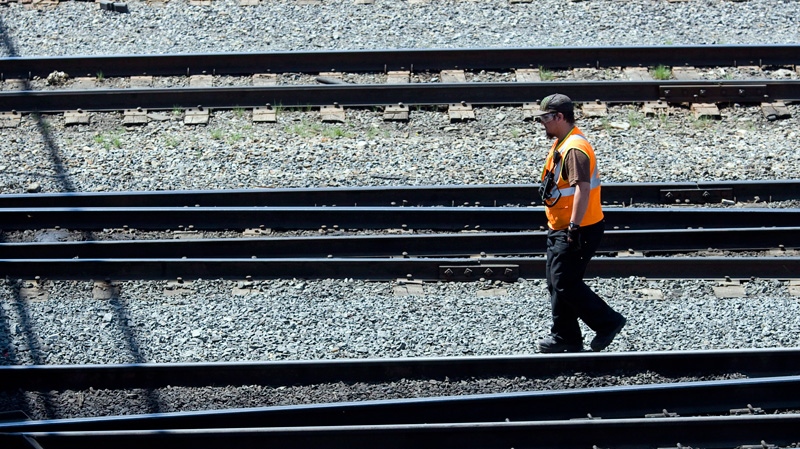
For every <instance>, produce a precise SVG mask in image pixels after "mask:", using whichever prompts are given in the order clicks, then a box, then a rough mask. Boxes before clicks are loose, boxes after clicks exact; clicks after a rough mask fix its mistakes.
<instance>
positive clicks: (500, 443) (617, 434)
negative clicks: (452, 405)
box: [0, 414, 800, 449]
mask: <svg viewBox="0 0 800 449" xmlns="http://www.w3.org/2000/svg"><path fill="white" fill-rule="evenodd" d="M798 427H800V414H786V415H760V416H726V417H702V418H662V419H653V418H637V419H602V420H568V421H524V422H503V423H446V424H398V425H375V426H335V427H330V426H322V427H274V428H264V427H262V428H236V429H224V428H211V429H159V430H118V431H113V430H111V431H86V432H29V433H8V434H0V443H1V444H3V447H4V448H9V449H16V448H26V449H31V448H38V447H41V448H47V449H73V448H74V449H85V448H87V447H114V448H120V449H127V448H131V449H140V448H142V447H148V448H173V447H191V448H197V449H204V448H209V449H216V448H219V447H236V448H242V449H249V448H259V449H261V448H264V447H281V448H330V449H338V448H347V449H372V448H375V447H381V448H386V449H407V448H409V447H415V448H420V449H429V448H430V449H441V448H461V449H493V448H497V449H508V448H509V447H517V448H527V449H539V448H542V449H551V448H554V447H558V448H569V449H571V448H575V449H585V448H587V447H614V448H620V449H629V448H630V449H632V448H641V447H669V446H672V447H674V446H675V445H676V443H680V444H684V445H691V447H705V448H732V447H742V446H745V445H754V444H755V445H758V444H759V443H760V442H762V441H768V442H769V444H777V445H780V446H788V445H790V444H791V443H794V442H796V441H797V429H798ZM765 444H766V443H765ZM757 447H760V446H757Z"/></svg>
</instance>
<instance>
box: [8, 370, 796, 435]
mask: <svg viewBox="0 0 800 449" xmlns="http://www.w3.org/2000/svg"><path fill="white" fill-rule="evenodd" d="M798 387H800V376H782V377H766V378H756V379H736V380H717V381H699V382H681V383H665V384H650V385H635V386H630V385H626V386H614V387H601V388H581V389H569V390H547V391H528V392H517V393H495V394H474V395H464V396H444V397H429V398H411V399H390V400H371V401H356V402H339V403H325V404H304V405H291V406H269V407H253V408H244V409H229V410H208V411H189V412H172V413H157V414H141V415H126V416H105V417H93V418H73V419H48V420H26V419H24V418H22V419H19V418H18V419H17V420H16V421H12V422H6V423H3V422H0V433H7V432H65V431H70V432H75V431H90V430H93V431H97V430H156V429H203V428H246V427H296V426H354V425H379V424H414V423H465V422H503V421H510V422H519V421H555V420H567V419H580V418H587V416H592V417H593V418H596V419H600V418H602V419H624V418H640V417H644V416H646V415H648V414H653V415H655V414H658V413H663V411H664V410H666V411H668V412H669V413H675V414H677V415H679V416H687V415H690V416H692V415H693V416H697V415H701V414H714V415H728V414H731V411H732V410H749V408H748V405H750V406H752V407H753V409H752V413H759V412H760V413H771V412H775V411H779V410H786V409H789V410H793V409H794V410H796V409H798V408H800V399H798V398H797V397H796V395H794V394H791V393H792V392H793V391H797V388H798ZM698 398H702V400H698ZM753 404H755V405H753Z"/></svg>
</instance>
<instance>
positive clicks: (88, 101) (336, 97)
mask: <svg viewBox="0 0 800 449" xmlns="http://www.w3.org/2000/svg"><path fill="white" fill-rule="evenodd" d="M555 50H556V49H471V50H408V51H400V50H395V51H382V52H380V51H356V52H318V53H314V52H304V53H270V54H256V55H249V54H237V55H179V56H116V57H89V58H76V57H63V58H38V59H36V58H5V59H0V72H2V77H4V78H10V77H20V78H21V79H22V80H23V81H24V80H28V79H31V78H32V77H34V76H39V77H41V76H47V74H49V73H51V72H52V71H54V70H69V71H72V73H86V72H87V71H88V72H89V75H90V76H101V75H97V74H102V77H106V76H131V75H134V74H137V75H139V74H141V73H147V74H148V76H152V75H153V74H159V75H181V76H183V75H191V74H193V73H194V74H200V73H202V74H243V73H244V74H248V75H251V74H258V73H278V72H300V73H308V72H318V73H319V72H322V73H325V71H331V70H336V71H348V72H363V71H372V72H378V73H382V72H388V71H397V70H405V71H408V72H409V73H410V72H411V71H420V70H425V71H431V70H445V69H458V70H464V69H471V70H485V69H491V68H501V69H503V70H511V69H520V68H528V67H541V68H553V67H563V66H570V67H580V66H586V67H593V68H597V67H606V66H630V67H647V66H652V65H656V64H658V65H672V66H679V67H681V66H686V65H690V64H694V65H703V66H708V65H712V66H713V65H715V64H725V65H727V66H737V65H740V64H757V65H759V66H761V65H765V64H775V65H782V66H787V65H788V66H793V65H796V64H798V62H800V51H798V47H797V46H756V47H748V46H719V47H713V48H710V47H708V46H701V47H681V48H676V47H618V48H606V49H599V48H576V49H570V50H565V51H555ZM558 50H560V49H558ZM537 70H538V69H537ZM537 77H538V75H537ZM23 85H24V86H23V90H20V91H6V92H0V111H11V112H13V113H14V114H18V113H20V112H61V111H71V110H81V111H83V110H95V111H110V110H135V109H137V108H139V109H141V110H170V109H172V110H174V109H175V108H195V107H196V108H197V109H199V110H202V109H203V108H205V109H209V108H234V107H240V108H244V107H248V108H249V107H253V108H257V107H258V108H261V107H265V105H273V106H280V107H323V106H331V105H333V106H334V107H344V106H348V107H382V106H387V105H401V106H403V107H406V108H407V106H408V105H417V106H427V105H458V104H461V105H464V106H467V105H470V106H471V105H509V104H511V105H523V104H525V103H529V102H532V101H535V100H536V99H541V98H543V97H545V96H546V95H548V94H549V93H552V90H553V83H552V82H547V81H539V82H528V81H524V82H514V83H509V82H500V83H498V82H489V83H464V82H445V83H402V82H401V83H399V84H395V83H393V84H346V83H344V84H341V83H340V82H338V81H337V82H334V83H333V84H327V85H268V86H247V87H217V88H212V87H207V88H167V89H161V88H144V89H143V88H126V89H89V90H44V91H35V90H30V89H29V86H27V81H24V82H23ZM558 89H559V91H560V92H563V93H565V94H567V95H569V96H570V97H571V98H572V99H573V100H575V101H576V102H595V101H601V102H626V103H631V102H659V101H662V102H667V103H683V102H689V103H764V102H768V103H769V102H774V101H784V102H785V101H796V100H800V82H798V81H792V80H766V79H759V80H736V81H731V80H702V79H672V80H646V79H643V77H639V79H638V80H635V81H630V80H617V81H591V82H584V81H563V82H559V85H558ZM406 110H407V109H406Z"/></svg>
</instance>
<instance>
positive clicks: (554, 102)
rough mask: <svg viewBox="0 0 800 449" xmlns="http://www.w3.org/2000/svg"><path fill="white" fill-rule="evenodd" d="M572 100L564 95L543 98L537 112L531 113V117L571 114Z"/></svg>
mask: <svg viewBox="0 0 800 449" xmlns="http://www.w3.org/2000/svg"><path fill="white" fill-rule="evenodd" d="M572 111H573V106H572V100H570V99H569V97H568V96H566V95H564V94H553V95H548V96H546V97H544V99H543V100H542V102H541V103H539V110H538V111H533V116H534V117H538V116H540V115H545V114H549V113H551V112H572Z"/></svg>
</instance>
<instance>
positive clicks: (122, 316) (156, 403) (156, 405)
mask: <svg viewBox="0 0 800 449" xmlns="http://www.w3.org/2000/svg"><path fill="white" fill-rule="evenodd" d="M109 304H110V305H111V308H112V310H113V311H114V322H115V323H117V327H118V328H119V331H120V332H121V333H122V336H123V343H124V344H125V346H126V349H127V351H128V352H129V353H130V354H131V355H132V356H133V361H134V363H147V360H145V358H144V356H142V351H141V348H140V347H139V338H138V337H137V336H136V331H135V330H134V329H132V328H131V326H130V325H129V324H128V316H129V315H128V306H127V304H126V303H125V301H124V300H123V299H122V298H120V297H119V295H114V296H112V297H111V299H110V301H109ZM144 391H145V404H143V405H144V406H146V407H147V410H148V413H161V411H162V410H163V409H164V407H163V404H162V402H161V398H160V396H159V395H158V393H157V392H156V391H155V390H154V389H152V388H148V389H146V390H144Z"/></svg>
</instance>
